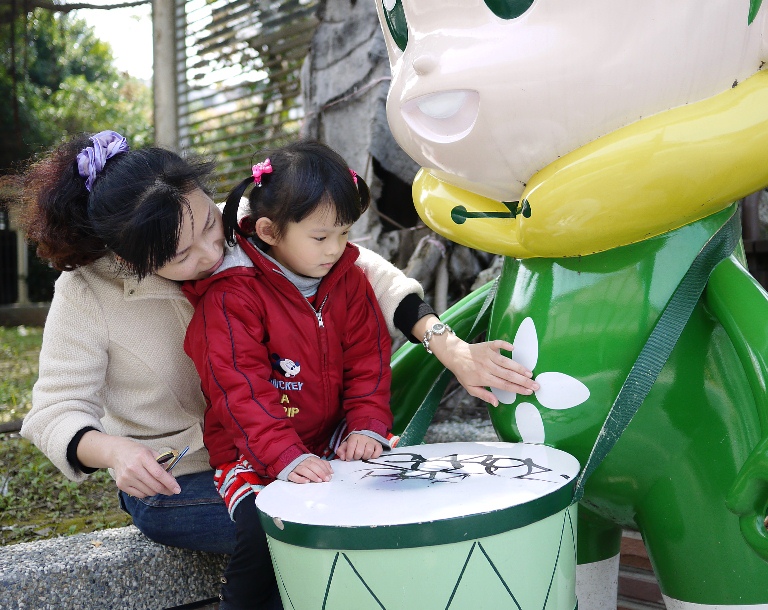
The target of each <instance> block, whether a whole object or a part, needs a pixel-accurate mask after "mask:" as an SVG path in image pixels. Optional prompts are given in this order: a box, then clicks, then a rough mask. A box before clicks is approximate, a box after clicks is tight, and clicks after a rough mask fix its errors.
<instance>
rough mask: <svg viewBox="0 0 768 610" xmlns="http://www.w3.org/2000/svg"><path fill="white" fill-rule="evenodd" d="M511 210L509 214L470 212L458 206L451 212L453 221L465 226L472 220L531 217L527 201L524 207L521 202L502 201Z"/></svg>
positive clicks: (524, 200)
mask: <svg viewBox="0 0 768 610" xmlns="http://www.w3.org/2000/svg"><path fill="white" fill-rule="evenodd" d="M502 203H503V204H504V205H505V206H506V207H507V209H509V212H470V211H469V210H467V208H465V207H464V206H463V205H457V206H456V207H455V208H453V209H452V210H451V220H452V221H453V222H454V223H456V224H457V225H463V224H464V223H465V222H467V220H469V219H470V218H517V215H518V214H522V215H523V217H524V218H530V217H531V204H530V203H528V200H527V199H523V203H522V205H520V202H519V201H502Z"/></svg>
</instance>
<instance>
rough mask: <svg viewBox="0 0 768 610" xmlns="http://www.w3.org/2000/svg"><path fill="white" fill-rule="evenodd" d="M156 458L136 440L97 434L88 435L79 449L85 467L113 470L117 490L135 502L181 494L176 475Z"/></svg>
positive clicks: (155, 455)
mask: <svg viewBox="0 0 768 610" xmlns="http://www.w3.org/2000/svg"><path fill="white" fill-rule="evenodd" d="M157 456H158V454H157V453H156V452H155V451H152V450H151V449H150V448H149V447H146V446H144V445H142V444H141V443H138V442H136V441H134V440H131V439H129V438H124V437H121V436H110V435H107V434H103V433H101V432H98V431H96V430H90V431H88V432H86V433H85V434H84V435H83V438H82V439H80V443H79V444H78V446H77V457H78V459H79V460H80V462H81V463H82V464H83V465H84V466H88V467H91V468H112V470H114V472H115V483H116V484H117V487H118V489H121V490H122V491H124V492H125V493H127V494H128V495H131V496H134V497H136V498H145V497H147V496H154V495H155V494H164V495H166V496H171V495H174V494H177V493H180V492H181V488H180V487H179V484H178V483H177V482H176V479H175V478H174V477H173V475H172V474H170V473H168V472H166V471H165V469H164V468H163V467H162V466H161V465H160V464H158V463H157V461H156V458H157Z"/></svg>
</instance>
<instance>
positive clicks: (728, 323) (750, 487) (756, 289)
mask: <svg viewBox="0 0 768 610" xmlns="http://www.w3.org/2000/svg"><path fill="white" fill-rule="evenodd" d="M706 298H707V304H708V305H709V306H710V308H711V310H712V312H713V313H714V314H715V316H716V317H717V318H718V320H719V321H720V323H721V324H722V325H723V328H725V331H726V333H728V336H729V337H730V339H731V341H732V342H733V345H734V347H735V349H736V352H737V353H738V355H739V359H740V360H741V362H742V363H743V366H744V371H745V373H746V375H747V379H748V380H749V384H750V387H751V389H752V394H753V396H754V399H755V405H756V407H757V412H758V419H759V422H760V429H761V435H762V440H761V441H760V442H759V443H758V444H757V446H756V447H755V448H754V449H753V450H752V452H751V453H750V455H749V457H748V458H747V460H746V461H745V462H744V465H743V466H742V468H741V470H740V471H739V474H738V475H737V476H736V480H735V481H734V483H733V485H732V486H731V489H730V491H729V493H728V496H727V497H726V505H727V506H728V508H729V509H730V510H731V511H732V512H733V513H735V514H736V515H738V516H739V526H740V528H741V533H742V535H743V536H744V539H745V540H746V541H747V543H748V544H749V545H750V546H751V547H752V548H753V549H754V550H755V552H756V553H757V554H758V555H760V556H761V557H763V558H764V559H766V560H768V532H767V531H766V528H765V525H764V520H765V518H766V510H768V325H766V324H765V320H766V319H768V294H766V292H765V291H764V290H763V289H762V287H761V286H760V284H759V283H758V282H757V280H755V279H754V278H753V277H752V276H751V275H749V273H748V272H747V271H746V270H745V269H744V267H743V266H742V265H741V264H739V262H737V259H736V258H734V257H733V256H731V257H730V258H729V259H726V260H724V261H723V262H722V263H721V264H720V265H718V267H717V268H715V270H714V271H713V272H712V275H711V277H710V279H709V284H708V286H707V293H706Z"/></svg>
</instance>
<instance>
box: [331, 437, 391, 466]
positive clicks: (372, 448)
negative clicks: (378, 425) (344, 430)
mask: <svg viewBox="0 0 768 610" xmlns="http://www.w3.org/2000/svg"><path fill="white" fill-rule="evenodd" d="M381 452H382V447H381V443H380V442H379V441H377V440H376V439H373V438H371V437H370V436H365V434H355V433H354V432H353V433H352V434H350V435H349V436H348V437H347V438H346V439H344V442H343V443H341V445H339V448H338V450H337V451H336V455H338V456H339V459H342V460H344V461H345V462H351V461H352V460H375V459H376V458H377V457H379V456H380V455H381Z"/></svg>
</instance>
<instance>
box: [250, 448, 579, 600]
mask: <svg viewBox="0 0 768 610" xmlns="http://www.w3.org/2000/svg"><path fill="white" fill-rule="evenodd" d="M333 468H334V476H333V480H332V481H331V482H330V483H322V484H305V485H296V484H293V483H286V482H282V481H276V482H275V483H272V484H270V485H268V486H267V487H266V488H265V489H264V490H263V491H262V492H261V493H260V494H259V496H258V498H257V505H258V507H259V511H260V515H261V520H262V524H263V525H264V529H265V530H266V532H267V537H268V541H269V546H270V550H271V553H272V559H273V563H274V566H275V572H276V574H277V580H278V584H279V586H280V592H281V595H282V598H283V605H284V607H285V608H292V609H295V610H321V609H323V610H347V609H348V610H366V609H368V608H371V609H378V610H381V609H387V610H431V609H448V608H451V609H467V610H482V609H485V608H487V609H489V610H490V609H493V610H496V609H502V608H517V609H520V610H528V609H534V608H535V609H541V610H544V609H549V610H554V609H558V610H574V608H575V607H576V596H575V573H576V506H575V505H571V497H572V494H573V484H574V482H575V479H576V476H577V475H578V471H579V464H578V462H577V461H576V459H575V458H573V457H572V456H571V455H569V454H567V453H564V452H562V451H558V450H556V449H552V448H550V447H544V446H541V445H529V444H525V443H440V444H434V445H418V446H414V447H403V448H398V449H395V450H393V451H390V452H387V453H385V454H383V455H382V456H381V457H380V458H377V459H375V460H370V461H359V462H339V461H334V462H333Z"/></svg>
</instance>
